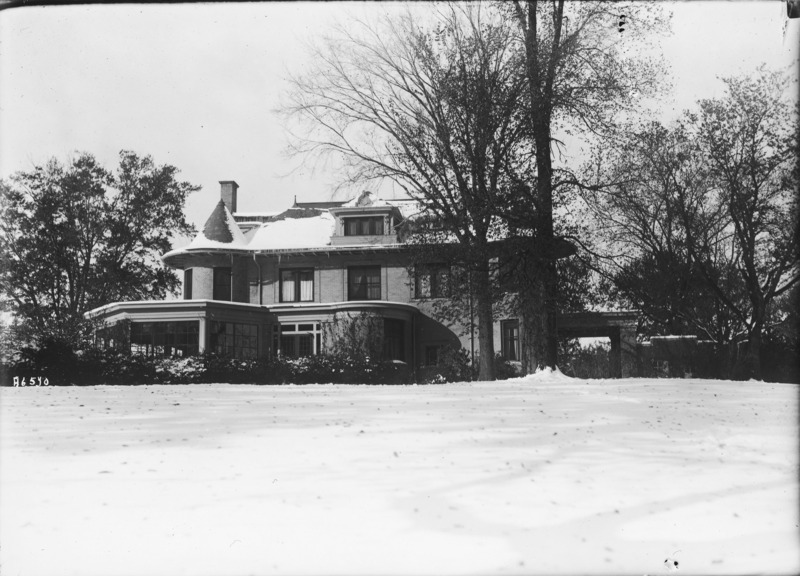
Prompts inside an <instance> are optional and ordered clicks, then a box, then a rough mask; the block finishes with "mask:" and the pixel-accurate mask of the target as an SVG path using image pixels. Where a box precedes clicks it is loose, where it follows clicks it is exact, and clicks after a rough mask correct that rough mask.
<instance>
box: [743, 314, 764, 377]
mask: <svg viewBox="0 0 800 576" xmlns="http://www.w3.org/2000/svg"><path fill="white" fill-rule="evenodd" d="M761 326H762V325H761V323H760V322H756V324H755V325H754V326H753V329H752V330H751V331H750V335H749V338H748V341H747V349H746V351H745V355H744V359H743V361H742V373H741V375H742V376H743V377H744V379H745V380H749V379H751V378H752V379H753V380H761V377H762V375H761V339H762V332H763V330H762V327H761Z"/></svg>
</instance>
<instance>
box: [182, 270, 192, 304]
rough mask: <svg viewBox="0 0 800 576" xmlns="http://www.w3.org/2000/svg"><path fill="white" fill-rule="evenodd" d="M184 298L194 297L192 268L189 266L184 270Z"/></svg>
mask: <svg viewBox="0 0 800 576" xmlns="http://www.w3.org/2000/svg"><path fill="white" fill-rule="evenodd" d="M183 299H184V300H191V299H192V269H191V268H187V269H186V270H184V271H183Z"/></svg>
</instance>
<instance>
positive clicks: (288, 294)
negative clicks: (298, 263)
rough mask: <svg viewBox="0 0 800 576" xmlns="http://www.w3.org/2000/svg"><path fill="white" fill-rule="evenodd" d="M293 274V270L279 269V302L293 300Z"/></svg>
mask: <svg viewBox="0 0 800 576" xmlns="http://www.w3.org/2000/svg"><path fill="white" fill-rule="evenodd" d="M294 291H295V274H294V271H293V270H283V271H281V302H294V301H295V297H294Z"/></svg>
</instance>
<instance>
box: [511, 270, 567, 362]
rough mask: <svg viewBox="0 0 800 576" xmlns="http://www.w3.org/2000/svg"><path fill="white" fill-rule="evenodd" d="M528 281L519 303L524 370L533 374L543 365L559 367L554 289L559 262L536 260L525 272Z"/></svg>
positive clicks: (520, 287)
mask: <svg viewBox="0 0 800 576" xmlns="http://www.w3.org/2000/svg"><path fill="white" fill-rule="evenodd" d="M525 276H526V277H527V281H525V282H524V283H523V284H524V285H521V286H519V290H518V293H519V305H520V312H521V315H522V323H521V326H520V331H521V338H520V340H521V342H520V348H521V356H522V369H523V371H524V372H525V373H526V374H532V373H533V372H536V371H537V370H540V369H542V368H555V366H556V360H557V353H558V340H557V333H556V307H555V299H554V298H552V297H550V296H549V294H552V292H554V290H553V284H554V283H555V261H548V260H538V259H537V260H535V263H534V264H533V265H531V266H530V268H529V269H528V271H527V274H525Z"/></svg>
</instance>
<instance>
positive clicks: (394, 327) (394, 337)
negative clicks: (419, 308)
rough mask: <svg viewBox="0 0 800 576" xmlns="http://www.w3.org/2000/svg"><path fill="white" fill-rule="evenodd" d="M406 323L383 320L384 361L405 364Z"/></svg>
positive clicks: (389, 319)
mask: <svg viewBox="0 0 800 576" xmlns="http://www.w3.org/2000/svg"><path fill="white" fill-rule="evenodd" d="M405 344H406V342H405V322H403V321H402V320H397V319H395V318H384V319H383V359H384V360H401V361H403V362H405V359H406V354H405V351H406V350H405V349H406V347H405Z"/></svg>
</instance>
